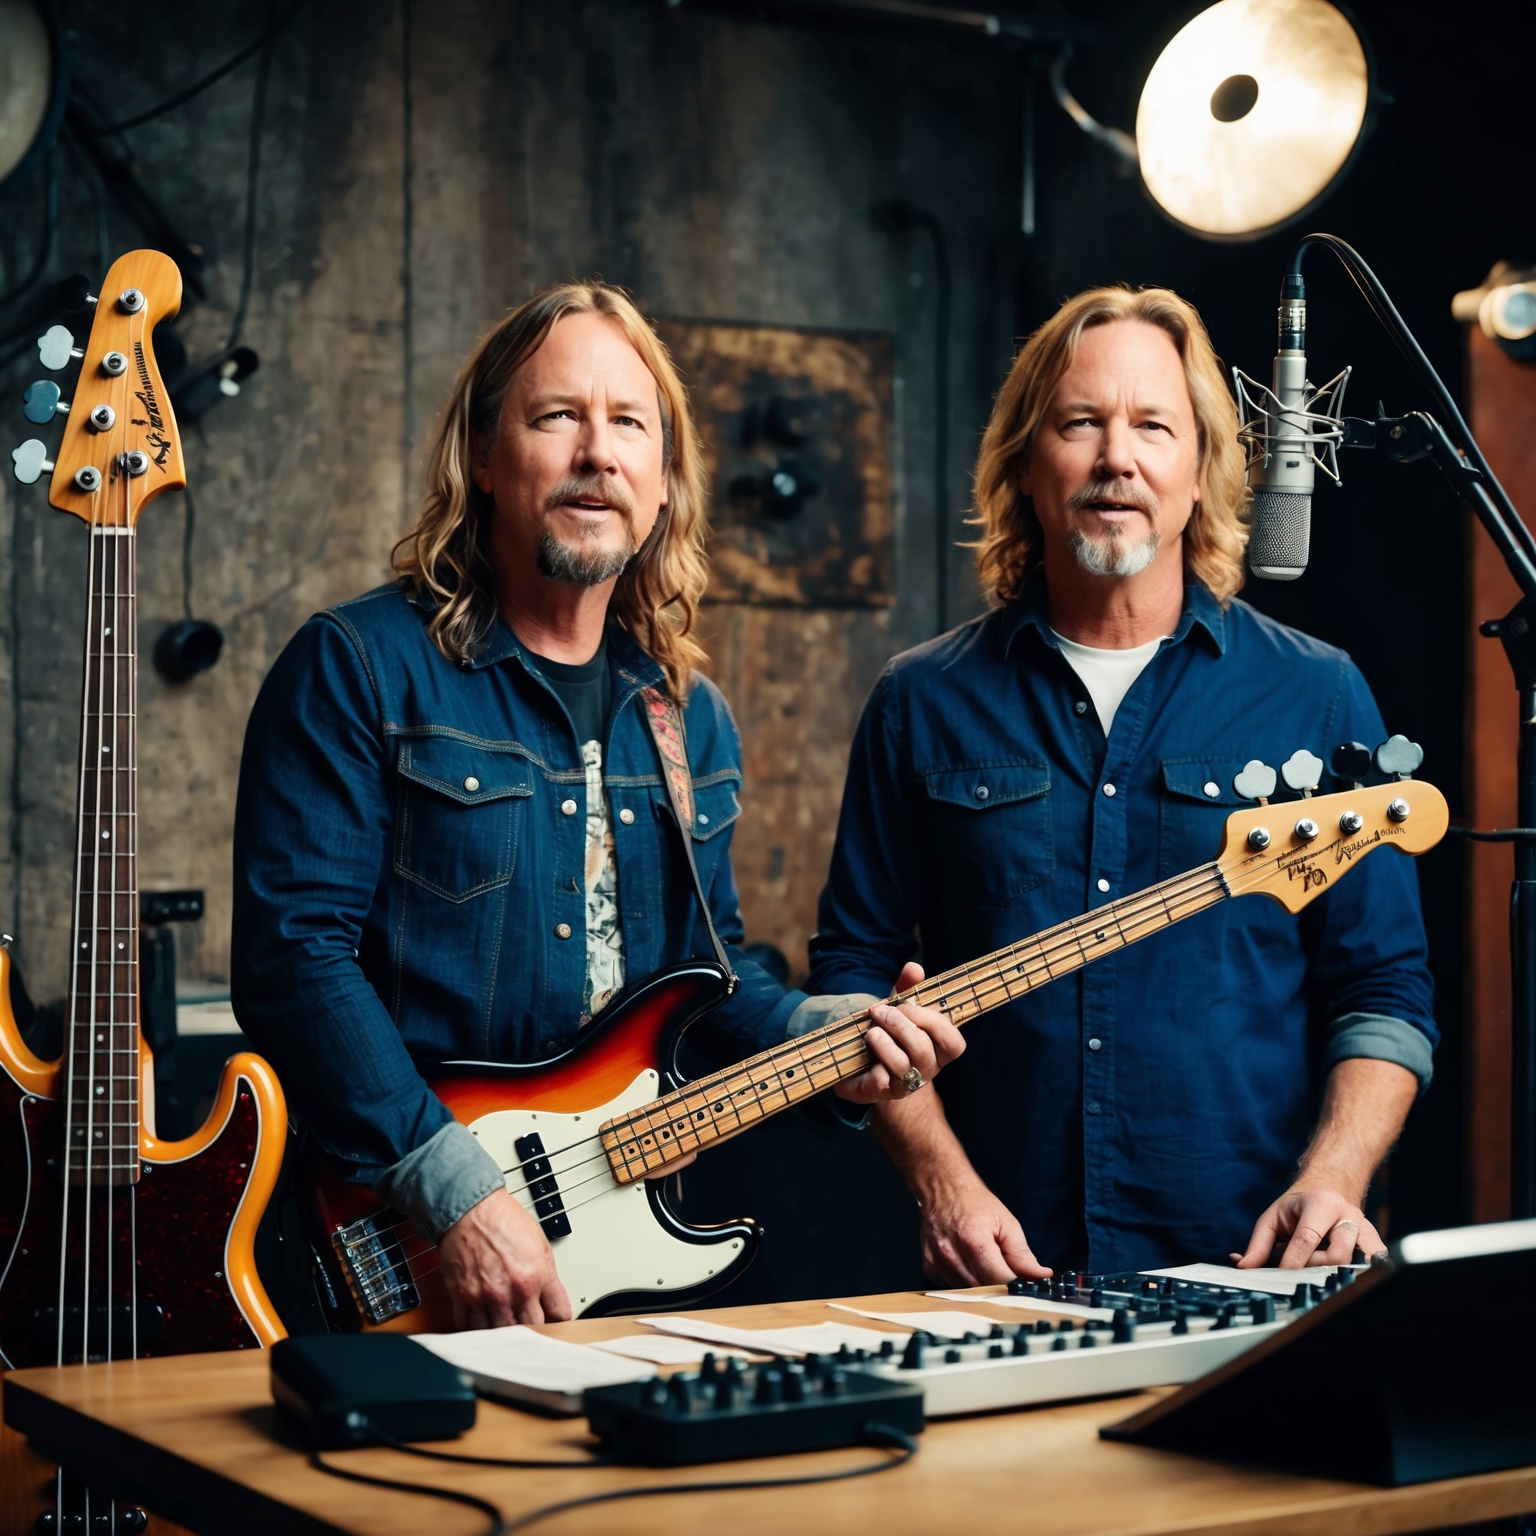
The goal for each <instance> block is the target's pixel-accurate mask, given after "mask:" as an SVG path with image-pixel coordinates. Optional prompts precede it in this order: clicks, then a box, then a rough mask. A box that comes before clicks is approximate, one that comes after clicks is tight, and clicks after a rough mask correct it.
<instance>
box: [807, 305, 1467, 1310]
mask: <svg viewBox="0 0 1536 1536" xmlns="http://www.w3.org/2000/svg"><path fill="white" fill-rule="evenodd" d="M1237 427H1238V422H1237V414H1236V410H1235V407H1234V403H1233V400H1232V397H1231V395H1230V394H1229V393H1228V390H1227V387H1226V383H1225V380H1224V378H1223V376H1222V372H1221V368H1220V365H1219V363H1218V361H1217V359H1216V356H1215V353H1214V352H1213V350H1212V348H1211V344H1210V341H1209V339H1208V338H1207V336H1206V333H1205V329H1204V326H1203V325H1202V324H1201V322H1200V318H1199V316H1198V315H1197V314H1196V312H1195V310H1194V309H1193V308H1192V307H1191V306H1190V305H1189V304H1188V303H1186V302H1185V301H1184V300H1182V299H1180V298H1179V297H1178V296H1177V295H1175V294H1173V293H1170V292H1168V291H1167V290H1165V289H1156V288H1151V289H1143V290H1140V291H1133V290H1131V289H1129V288H1123V287H1122V288H1099V289H1094V290H1091V291H1089V292H1086V293H1082V294H1079V295H1078V296H1077V297H1076V298H1074V299H1071V300H1069V301H1068V302H1067V303H1066V304H1065V305H1063V306H1062V308H1061V309H1060V310H1059V311H1058V313H1057V314H1056V315H1055V316H1054V317H1053V318H1052V319H1051V320H1049V321H1047V322H1046V324H1045V325H1043V326H1042V327H1041V328H1040V330H1039V331H1037V332H1036V333H1035V334H1034V335H1033V336H1032V337H1031V338H1030V339H1029V341H1028V343H1027V344H1026V345H1025V346H1024V348H1023V349H1022V350H1021V351H1020V353H1019V355H1018V358H1017V359H1016V361H1015V363H1014V366H1013V369H1012V371H1011V372H1010V374H1009V376H1008V379H1007V381H1006V383H1005V384H1004V385H1003V388H1002V390H1001V392H1000V393H999V395H998V399H997V403H996V407H995V409H994V410H993V413H992V419H991V422H990V424H989V425H988V427H987V430H986V434H985V436H984V437H983V439H982V445H981V453H980V457H979V459H978V462H977V467H976V518H975V521H976V524H977V525H978V527H979V529H980V538H979V540H978V541H977V545H976V553H977V564H978V569H979V571H980V575H981V583H982V587H983V589H984V591H985V592H986V594H987V595H988V597H989V598H991V599H992V601H993V604H994V606H993V608H992V611H991V612H990V613H988V614H987V615H986V616H985V617H983V618H980V619H977V620H975V621H974V622H972V623H969V624H966V625H962V626H961V627H960V628H959V629H957V630H955V631H953V632H952V633H950V634H947V635H944V636H941V637H940V638H939V639H937V640H934V641H932V642H930V643H929V644H927V645H925V646H921V647H919V648H918V649H917V650H915V651H911V652H908V653H907V654H906V655H904V656H899V657H897V658H896V659H895V660H894V661H893V662H892V663H891V664H890V665H889V666H888V667H887V668H886V670H885V672H884V674H883V675H882V677H881V679H880V681H879V683H878V684H877V686H876V688H875V691H874V693H873V695H872V696H871V698H870V701H869V704H868V706H867V707H866V710H865V714H864V718H863V720H862V722H861V724H860V727H859V732H858V736H857V738H856V740H855V743H854V749H853V754H852V758H851V761H850V764H849V769H848V784H847V790H846V793H845V795H844V800H843V811H842V820H841V823H840V826H839V830H838V840H837V847H836V852H835V853H834V856H833V864H832V871H831V876H830V879H829V882H828V885H827V888H826V891H825V892H824V894H823V896H822V904H821V921H820V932H819V933H818V935H817V936H816V938H815V939H814V940H813V941H812V946H811V952H812V973H811V983H810V984H811V985H812V986H813V987H817V988H823V989H826V990H828V991H838V990H850V991H851V990H857V989H861V988H865V987H868V986H869V985H870V983H871V982H872V981H873V980H874V979H875V978H876V977H878V976H884V975H888V974H889V973H890V971H891V970H892V969H893V968H895V967H896V966H898V965H900V964H901V963H903V962H904V961H906V960H909V959H911V957H912V956H913V955H914V954H915V953H916V950H917V943H916V939H917V936H918V935H921V942H922V954H923V959H924V961H925V963H926V964H927V965H928V966H929V968H930V969H932V970H944V969H948V968H949V967H951V966H955V965H959V964H962V963H963V962H965V961H967V960H970V959H973V958H975V957H976V956H978V955H981V954H985V953H987V952H989V951H991V950H994V949H997V948H1000V947H1002V946H1003V945H1005V944H1008V943H1012V942H1016V941H1018V940H1020V939H1023V938H1025V937H1027V936H1028V935H1030V934H1033V933H1037V932H1040V931H1041V930H1043V929H1046V928H1048V927H1050V926H1052V925H1053V924H1055V923H1058V922H1061V921H1064V920H1066V919H1068V918H1073V917H1077V916H1079V915H1080V914H1082V913H1083V912H1085V911H1088V910H1091V909H1092V908H1094V907H1098V906H1102V905H1105V904H1107V903H1109V902H1112V901H1115V900H1116V899H1117V898H1120V897H1124V896H1129V895H1132V894H1134V893H1135V892H1137V891H1139V890H1143V889H1145V888H1146V887H1148V886H1151V885H1153V884H1154V883H1156V882H1157V881H1159V880H1163V879H1167V878H1169V877H1172V876H1174V875H1177V874H1179V873H1181V872H1182V871H1184V870H1187V869H1192V868H1195V867H1197V866H1200V865H1203V864H1205V863H1207V862H1208V861H1209V860H1210V859H1211V858H1213V857H1214V856H1215V854H1216V853H1217V851H1218V849H1219V847H1220V845H1221V839H1222V831H1223V824H1224V821H1225V818H1226V817H1227V816H1228V815H1229V814H1230V813H1231V811H1232V810H1233V809H1234V808H1235V807H1236V806H1238V805H1240V804H1242V803H1243V801H1242V799H1241V797H1240V794H1239V792H1238V790H1237V788H1236V786H1235V784H1234V780H1235V779H1236V778H1237V776H1238V775H1239V774H1240V773H1241V771H1242V769H1243V767H1244V765H1245V764H1246V763H1248V762H1249V761H1250V760H1252V759H1255V758H1258V759H1261V760H1263V761H1264V762H1267V763H1269V764H1280V763H1283V762H1285V761H1286V760H1287V759H1289V758H1290V757H1291V756H1292V754H1293V753H1295V752H1296V751H1297V749H1299V748H1306V749H1310V750H1311V751H1312V752H1313V753H1315V754H1317V755H1319V756H1321V757H1324V758H1326V757H1327V756H1328V755H1329V754H1330V752H1331V750H1332V748H1333V747H1334V746H1336V745H1337V744H1339V743H1341V742H1344V741H1348V740H1350V739H1352V738H1353V739H1357V740H1360V741H1364V742H1367V743H1370V744H1373V745H1374V744H1375V743H1376V742H1379V741H1380V740H1381V739H1382V738H1383V736H1384V735H1385V732H1384V731H1383V729H1382V724H1381V719H1380V716H1379V715H1378V713H1377V710H1376V706H1375V704H1374V703H1373V701H1372V699H1371V696H1370V693H1369V690H1368V689H1367V687H1366V685H1365V681H1364V679H1363V678H1362V677H1361V676H1360V674H1359V672H1358V671H1357V670H1356V668H1355V667H1354V665H1353V664H1352V663H1351V662H1350V660H1349V658H1348V657H1347V656H1345V655H1344V654H1343V653H1342V652H1340V651H1337V650H1334V649H1333V648H1331V647H1329V646H1326V645H1322V644H1320V643H1318V642H1317V641H1314V640H1311V639H1308V638H1307V637H1306V636H1304V635H1301V634H1298V633H1297V632H1296V631H1294V630H1291V629H1287V628H1286V627H1285V626H1283V625H1280V624H1277V623H1275V622H1273V621H1272V620H1269V619H1266V618H1264V617H1263V616H1261V615H1260V614H1258V613H1256V612H1255V611H1254V610H1253V609H1251V608H1249V607H1248V606H1247V605H1245V604H1244V603H1242V602H1239V601H1236V600H1235V599H1234V594H1235V593H1236V591H1237V590H1238V588H1239V586H1240V585H1241V583H1242V559H1243V550H1244V544H1245V521H1244V520H1245V512H1246V505H1245V503H1246V491H1245V489H1244V461H1243V452H1242V449H1241V446H1240V444H1239V442H1238V436H1237ZM1340 787H1342V786H1340ZM1249 792H1250V793H1253V791H1252V790H1250V791H1249ZM1431 1009H1432V1000H1431V984H1430V979H1429V974H1428V970H1427V968H1426V963H1425V942H1424V931H1423V924H1422V921H1421V918H1420V914H1419V905H1418V888H1417V883H1416V879H1415V875H1414V872H1413V867H1412V864H1411V861H1408V860H1405V859H1391V858H1388V859H1373V860H1369V861H1367V862H1365V863H1364V864H1363V865H1361V866H1360V867H1359V868H1358V869H1357V870H1354V871H1353V872H1351V874H1350V877H1349V879H1348V880H1346V881H1343V882H1341V883H1340V884H1338V885H1337V886H1336V887H1334V888H1333V889H1331V890H1330V891H1329V892H1328V893H1327V894H1326V895H1324V896H1323V897H1321V898H1320V899H1318V900H1317V901H1315V902H1314V903H1313V904H1312V905H1311V906H1309V907H1308V908H1307V909H1306V910H1305V912H1304V913H1303V914H1302V915H1301V917H1300V919H1299V920H1298V919H1297V918H1295V917H1291V916H1289V915H1287V914H1286V913H1285V912H1284V911H1283V910H1282V909H1281V908H1280V907H1279V906H1278V905H1276V904H1274V903H1271V902H1268V901H1241V902H1222V903H1219V904H1218V905H1217V906H1215V907H1213V908H1211V909H1209V910H1207V911H1205V912H1203V913H1202V914H1200V915H1199V916H1196V917H1191V918H1189V919H1188V920H1187V921H1185V922H1184V923H1182V924H1180V925H1179V926H1178V927H1176V928H1173V929H1171V930H1169V931H1168V932H1166V933H1163V934H1159V935H1157V936H1156V937H1153V938H1149V939H1146V940H1144V941H1143V942H1142V943H1141V944H1139V945H1137V946H1135V947H1132V948H1129V949H1126V950H1123V951H1120V952H1118V953H1116V954H1115V955H1113V956H1112V957H1108V958H1103V959H1098V960H1095V961H1094V962H1093V963H1092V964H1091V965H1089V966H1088V967H1086V969H1083V970H1080V971H1077V972H1076V973H1074V974H1073V975H1071V976H1070V977H1066V978H1063V979H1061V980H1058V981H1056V982H1054V983H1052V984H1051V985H1049V986H1046V987H1044V988H1042V989H1039V990H1037V991H1032V992H1030V993H1029V994H1028V995H1027V996H1024V997H1022V998H1020V999H1018V1000H1016V1001H1014V1002H1012V1003H1009V1004H1007V1005H1005V1006H1004V1007H1002V1008H1000V1009H999V1010H998V1011H997V1012H996V1013H995V1014H994V1015H992V1016H990V1017H988V1018H986V1019H983V1020H981V1021H980V1022H978V1023H976V1024H975V1025H973V1026H972V1031H971V1032H972V1036H973V1038H972V1040H971V1045H970V1050H969V1051H968V1053H967V1054H966V1057H965V1059H964V1060H963V1061H962V1062H960V1063H959V1064H958V1065H957V1066H956V1067H954V1068H953V1069H951V1071H950V1072H948V1073H946V1075H945V1078H944V1084H943V1090H942V1095H941V1094H940V1093H937V1092H936V1093H929V1094H924V1095H921V1096H920V1097H917V1098H913V1099H911V1100H910V1101H903V1102H899V1103H890V1104H882V1105H880V1106H878V1107H877V1108H876V1110H875V1111H874V1114H875V1125H876V1130H877V1133H878V1134H879V1136H880V1138H881V1140H882V1142H883V1144H884V1146H885V1148H886V1150H887V1151H888V1152H889V1154H890V1156H891V1157H892V1159H893V1160H894V1162H895V1163H896V1166H897V1167H898V1169H899V1170H900V1171H901V1173H902V1175H903V1176H904V1178H905V1179H906V1181H907V1183H908V1186H909V1188H910V1189H911V1190H912V1192H913V1194H914V1195H915V1196H916V1198H917V1200H918V1202H919V1204H920V1206H921V1208H922V1233H923V1247H924V1260H925V1264H926V1266H927V1268H928V1270H929V1272H930V1274H931V1275H932V1276H933V1278H935V1279H936V1280H940V1281H946V1282H950V1283H954V1282H959V1283H962V1284H984V1283H989V1282H994V1281H999V1280H1007V1279H1010V1278H1012V1277H1013V1276H1015V1275H1018V1276H1023V1277H1027V1278H1032V1279H1036V1280H1040V1279H1042V1278H1044V1277H1045V1276H1048V1275H1050V1274H1051V1273H1052V1271H1053V1270H1054V1271H1061V1270H1063V1269H1086V1270H1087V1271H1089V1272H1090V1273H1114V1272H1120V1271H1126V1270H1138V1269H1148V1268H1156V1267H1161V1266H1165V1265H1170V1264H1178V1263H1185V1262H1190V1261H1198V1260H1225V1259H1227V1258H1230V1259H1232V1260H1234V1261H1238V1262H1240V1263H1241V1264H1242V1265H1243V1266H1245V1267H1249V1268H1251V1267H1254V1266H1257V1265H1264V1264H1269V1263H1271V1262H1272V1255H1273V1254H1274V1253H1278V1254H1280V1262H1281V1263H1282V1264H1283V1265H1285V1266H1288V1267H1296V1266H1299V1265H1303V1264H1306V1263H1308V1262H1313V1261H1315V1262H1329V1263H1338V1262H1348V1261H1349V1259H1350V1258H1351V1255H1352V1254H1353V1253H1354V1251H1355V1250H1356V1249H1357V1248H1358V1249H1360V1250H1362V1251H1364V1252H1365V1253H1368V1254H1373V1253H1375V1252H1376V1251H1378V1250H1379V1249H1380V1248H1381V1247H1382V1242H1381V1238H1380V1235H1379V1234H1378V1233H1377V1231H1376V1230H1375V1228H1374V1227H1373V1226H1372V1224H1371V1223H1370V1221H1369V1220H1367V1218H1366V1215H1365V1213H1364V1211H1363V1209H1362V1206H1363V1205H1364V1203H1365V1195H1366V1188H1367V1185H1368V1184H1369V1182H1370V1180H1371V1178H1372V1176H1373V1174H1374V1172H1375V1170H1376V1169H1377V1167H1378V1165H1379V1164H1380V1163H1381V1161H1382V1159H1383V1158H1384V1157H1385V1155H1386V1153H1387V1151H1388V1150H1389V1149H1390V1147H1391V1146H1392V1143H1393V1141H1394V1140H1395V1139H1396V1137H1397V1135H1398V1132H1399V1131H1400V1129H1401V1127H1402V1124H1403V1120H1404V1117H1405V1116H1406V1114H1407V1112H1408V1109H1409V1106H1410V1105H1411V1104H1412V1102H1413V1100H1414V1097H1415V1095H1416V1094H1417V1093H1418V1092H1419V1091H1421V1089H1422V1088H1423V1087H1424V1085H1426V1084H1427V1083H1428V1081H1429V1077H1430V1071H1431V1053H1432V1049H1433V1046H1434V1044H1435V1042H1436V1039H1437V1033H1436V1030H1435V1024H1434V1018H1433V1014H1432V1011H1431ZM1026 1234H1027V1236H1026Z"/></svg>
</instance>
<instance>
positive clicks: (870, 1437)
mask: <svg viewBox="0 0 1536 1536" xmlns="http://www.w3.org/2000/svg"><path fill="white" fill-rule="evenodd" d="M363 1427H364V1428H365V1429H366V1430H367V1431H368V1433H369V1434H370V1435H372V1436H373V1438H374V1439H375V1440H376V1441H377V1442H378V1443H379V1444H380V1445H383V1446H386V1447H387V1448H388V1449H390V1450H393V1451H403V1452H404V1453H405V1454H406V1455H409V1456H419V1457H421V1458H422V1459H423V1460H426V1461H449V1462H458V1463H461V1464H467V1465H469V1466H477V1467H514V1468H534V1469H538V1470H546V1471H547V1470H549V1469H552V1468H564V1469H567V1470H571V1471H576V1470H581V1469H584V1468H589V1467H614V1466H628V1465H633V1463H628V1462H618V1461H615V1460H613V1459H612V1458H609V1457H601V1456H594V1457H592V1458H591V1459H590V1460H587V1461H571V1460H569V1459H565V1460H559V1461H552V1460H550V1461H546V1460H539V1459H533V1458H526V1459H525V1458H520V1457H503V1456H466V1455H463V1454H460V1453H458V1452H454V1451H429V1450H424V1449H423V1448H422V1447H420V1446H416V1445H409V1444H407V1443H406V1442H405V1441H403V1440H396V1439H395V1438H394V1436H392V1435H389V1434H386V1433H385V1432H384V1431H383V1430H381V1429H379V1428H378V1426H377V1425H375V1424H373V1423H372V1422H371V1421H368V1420H364V1424H363ZM862 1443H863V1444H865V1445H871V1446H877V1447H880V1448H882V1449H885V1450H890V1451H894V1452H895V1453H896V1454H895V1455H893V1456H887V1457H884V1458H882V1459H881V1460H880V1461H876V1462H866V1463H865V1464H864V1465H862V1466H857V1467H847V1468H844V1469H842V1470H840V1471H836V1472H809V1473H805V1474H802V1475H800V1476H797V1477H741V1478H721V1479H716V1480H712V1481H710V1482H704V1483H654V1484H646V1485H641V1486H637V1487H631V1488H611V1489H608V1490H606V1491H605V1492H602V1493H588V1494H582V1495H581V1496H580V1497H578V1498H574V1499H561V1500H559V1501H558V1502H556V1503H553V1504H543V1505H540V1506H539V1507H538V1508H537V1509H531V1510H529V1511H528V1512H527V1513H526V1514H522V1515H518V1516H516V1517H515V1518H512V1519H509V1518H508V1517H507V1516H506V1515H504V1514H503V1513H502V1511H501V1510H500V1509H499V1508H498V1507H497V1506H496V1505H495V1504H493V1503H491V1501H490V1500H489V1499H482V1498H480V1497H479V1496H478V1495H476V1494H472V1493H461V1492H459V1490H458V1489H455V1488H438V1487H434V1486H433V1485H431V1484H429V1483H412V1482H407V1481H406V1480H404V1479H403V1478H393V1477H380V1476H378V1475H377V1474H375V1473H371V1472H354V1471H352V1470H350V1469H349V1468H346V1467H338V1466H337V1465H335V1463H333V1462H329V1461H326V1460H325V1459H324V1457H322V1456H321V1454H320V1452H319V1451H318V1450H311V1451H310V1453H309V1464H310V1466H312V1467H314V1468H315V1470H316V1471H319V1472H324V1473H326V1474H327V1475H328V1476H330V1477H338V1478H342V1479H344V1480H345V1481H347V1482H350V1483H365V1484H367V1485H368V1486H370V1487H374V1488H386V1489H389V1490H391V1491H393V1492H397V1493H415V1494H421V1495H423V1496H425V1497H427V1498H434V1499H443V1500H445V1501H447V1502H449V1503H452V1504H463V1505H466V1506H468V1507H469V1508H470V1509H477V1510H479V1511H480V1512H481V1513H482V1514H483V1515H485V1516H486V1517H487V1518H488V1519H489V1520H490V1522H491V1523H490V1524H489V1525H488V1526H487V1527H486V1529H485V1536H511V1533H512V1532H513V1531H521V1530H526V1529H527V1528H528V1527H529V1526H532V1525H535V1524H537V1523H538V1522H539V1521H541V1520H546V1519H548V1518H549V1517H550V1516H551V1515H557V1514H560V1513H562V1512H563V1511H565V1510H567V1509H579V1508H581V1507H583V1506H584V1505H588V1504H614V1503H617V1502H619V1501H620V1500H622V1499H654V1498H660V1497H662V1496H663V1495H666V1494H673V1493H734V1492H737V1491H743V1490H750V1489H762V1488H799V1487H804V1486H806V1485H808V1484H812V1483H841V1482H847V1481H849V1480H850V1479H852V1478H855V1477H871V1476H873V1475H874V1474H875V1473H877V1472H890V1471H894V1470H895V1468H897V1467H901V1466H905V1465H906V1463H907V1462H909V1461H911V1460H912V1458H913V1457H914V1456H916V1455H917V1441H916V1439H914V1438H913V1437H912V1436H911V1435H909V1434H907V1433H906V1432H905V1431H903V1430H899V1429H895V1428H893V1427H892V1426H891V1425H889V1424H880V1423H877V1422H875V1421H870V1422H869V1423H866V1424H865V1425H864V1426H863V1434H862ZM829 1449H830V1447H829Z"/></svg>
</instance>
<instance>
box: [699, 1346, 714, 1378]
mask: <svg viewBox="0 0 1536 1536" xmlns="http://www.w3.org/2000/svg"><path fill="white" fill-rule="evenodd" d="M717 1369H718V1366H717V1364H716V1361H715V1353H714V1351H713V1350H710V1349H706V1350H705V1351H704V1359H703V1360H702V1361H701V1362H700V1364H699V1380H700V1381H713V1380H714V1379H715V1372H716V1370H717Z"/></svg>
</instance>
